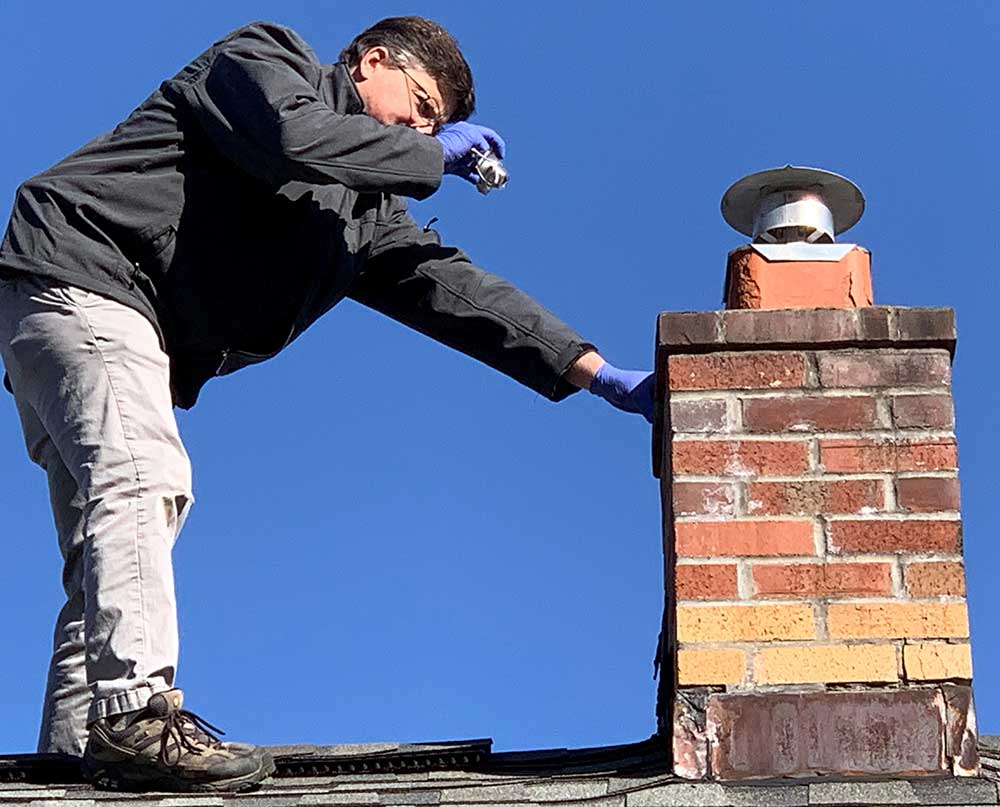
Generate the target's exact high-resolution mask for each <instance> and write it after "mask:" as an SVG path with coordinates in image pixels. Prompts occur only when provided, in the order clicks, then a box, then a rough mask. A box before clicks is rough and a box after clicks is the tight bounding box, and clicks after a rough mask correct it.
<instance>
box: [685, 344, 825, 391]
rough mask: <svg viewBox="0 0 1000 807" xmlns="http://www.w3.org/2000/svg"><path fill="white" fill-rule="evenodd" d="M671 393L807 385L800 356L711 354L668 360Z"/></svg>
mask: <svg viewBox="0 0 1000 807" xmlns="http://www.w3.org/2000/svg"><path fill="white" fill-rule="evenodd" d="M669 373H670V389H674V390H699V389H774V388H778V387H780V388H786V389H787V388H790V387H802V386H805V384H806V360H805V356H803V355H802V354H801V353H710V354H706V355H699V356H691V355H678V356H671V357H670V358H669Z"/></svg>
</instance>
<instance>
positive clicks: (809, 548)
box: [674, 519, 816, 558]
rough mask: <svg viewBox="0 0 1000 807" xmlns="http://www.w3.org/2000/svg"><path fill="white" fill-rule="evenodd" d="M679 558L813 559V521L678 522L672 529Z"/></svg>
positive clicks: (814, 551)
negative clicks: (783, 556) (777, 556)
mask: <svg viewBox="0 0 1000 807" xmlns="http://www.w3.org/2000/svg"><path fill="white" fill-rule="evenodd" d="M674 534H675V539H676V548H677V554H678V555H679V556H681V557H701V558H711V557H735V556H746V557H753V556H762V555H763V556H767V555H815V554H816V545H815V543H814V541H813V524H812V521H806V520H794V521H793V520H778V519H775V520H773V521H679V522H677V523H676V524H675V525H674Z"/></svg>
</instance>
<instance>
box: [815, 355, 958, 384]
mask: <svg viewBox="0 0 1000 807" xmlns="http://www.w3.org/2000/svg"><path fill="white" fill-rule="evenodd" d="M816 359H817V367H818V370H819V383H820V385H821V386H823V387H838V388H840V389H844V388H851V387H910V386H940V385H942V384H947V383H949V382H950V381H951V359H950V357H949V356H948V353H947V352H945V351H943V350H852V351H844V352H830V353H820V354H819V355H818V356H817V357H816Z"/></svg>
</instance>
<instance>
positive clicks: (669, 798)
mask: <svg viewBox="0 0 1000 807" xmlns="http://www.w3.org/2000/svg"><path fill="white" fill-rule="evenodd" d="M625 804H626V806H627V807H675V806H676V807H763V805H767V807H806V805H807V804H809V791H808V789H807V788H806V786H805V785H754V786H749V785H721V784H716V783H708V782H692V783H688V784H669V785H661V786H659V787H651V788H648V789H645V790H639V791H637V792H634V793H629V794H628V795H627V796H626V797H625Z"/></svg>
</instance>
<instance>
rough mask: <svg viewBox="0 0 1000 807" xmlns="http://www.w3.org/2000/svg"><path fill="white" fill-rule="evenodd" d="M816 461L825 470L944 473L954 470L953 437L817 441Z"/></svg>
mask: <svg viewBox="0 0 1000 807" xmlns="http://www.w3.org/2000/svg"><path fill="white" fill-rule="evenodd" d="M819 455H820V462H821V463H822V465H823V467H824V468H826V470H827V471H832V472H841V473H858V472H866V471H944V470H950V469H952V468H957V467H958V449H957V447H956V445H955V440H954V438H951V437H940V438H928V439H926V440H901V439H889V440H875V439H863V438H853V437H852V438H843V439H833V440H821V441H820V444H819Z"/></svg>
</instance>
